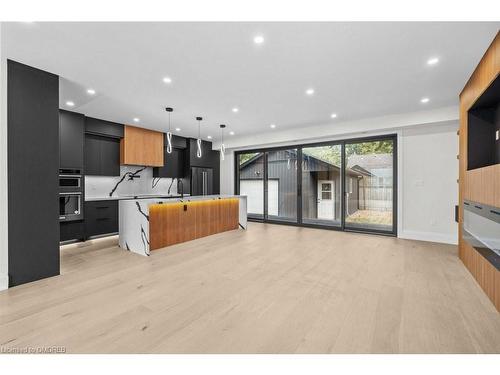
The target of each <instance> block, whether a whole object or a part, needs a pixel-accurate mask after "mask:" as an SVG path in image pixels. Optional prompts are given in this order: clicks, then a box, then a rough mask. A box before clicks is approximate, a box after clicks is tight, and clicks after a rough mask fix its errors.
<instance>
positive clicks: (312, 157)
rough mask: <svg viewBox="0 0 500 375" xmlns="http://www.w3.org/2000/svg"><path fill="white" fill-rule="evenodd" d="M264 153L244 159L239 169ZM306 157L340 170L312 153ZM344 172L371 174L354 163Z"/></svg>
mask: <svg viewBox="0 0 500 375" xmlns="http://www.w3.org/2000/svg"><path fill="white" fill-rule="evenodd" d="M285 151H287V152H291V151H290V150H285ZM263 155H264V153H262V152H258V153H256V154H255V155H254V156H253V157H251V158H250V159H248V160H247V161H245V162H244V163H242V164H241V165H240V169H242V168H246V167H247V166H249V165H250V164H252V163H254V162H255V161H256V160H258V159H260V158H261V157H262V156H263ZM307 157H308V158H310V159H314V160H315V161H317V162H319V163H323V164H327V165H328V166H329V168H335V169H339V170H340V167H339V166H337V165H335V164H332V163H330V162H328V161H326V160H323V159H320V158H318V157H315V156H312V155H309V154H307ZM346 172H348V173H349V174H354V175H359V174H362V175H365V176H373V175H372V173H370V172H369V171H367V170H366V169H364V168H362V167H360V166H358V165H356V166H354V167H352V168H351V167H348V168H347V170H346Z"/></svg>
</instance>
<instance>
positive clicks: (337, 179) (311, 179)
mask: <svg viewBox="0 0 500 375" xmlns="http://www.w3.org/2000/svg"><path fill="white" fill-rule="evenodd" d="M341 180H342V146H341V145H340V144H334V145H324V146H313V147H304V148H302V222H303V223H304V224H317V225H327V226H337V227H340V225H341V222H342V220H341V215H342V209H341V202H342V200H341V199H340V198H341V189H342V184H341Z"/></svg>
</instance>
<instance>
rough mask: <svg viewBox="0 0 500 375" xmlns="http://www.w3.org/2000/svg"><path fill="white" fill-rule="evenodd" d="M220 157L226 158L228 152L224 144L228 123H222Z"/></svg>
mask: <svg viewBox="0 0 500 375" xmlns="http://www.w3.org/2000/svg"><path fill="white" fill-rule="evenodd" d="M219 126H220V158H221V160H224V157H225V155H224V153H225V152H226V146H224V129H225V128H226V125H224V124H220V125H219Z"/></svg>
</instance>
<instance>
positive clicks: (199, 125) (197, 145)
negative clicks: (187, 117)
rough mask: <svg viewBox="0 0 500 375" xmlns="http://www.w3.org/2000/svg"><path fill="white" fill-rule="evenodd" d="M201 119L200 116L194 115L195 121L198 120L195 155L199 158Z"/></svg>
mask: <svg viewBox="0 0 500 375" xmlns="http://www.w3.org/2000/svg"><path fill="white" fill-rule="evenodd" d="M201 120H203V118H202V117H196V121H198V139H197V140H196V157H198V158H201V136H200V127H201V124H200V121H201Z"/></svg>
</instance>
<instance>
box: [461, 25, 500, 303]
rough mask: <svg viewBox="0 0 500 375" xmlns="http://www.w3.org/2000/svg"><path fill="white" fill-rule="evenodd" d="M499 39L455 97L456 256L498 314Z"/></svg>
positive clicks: (499, 264)
mask: <svg viewBox="0 0 500 375" xmlns="http://www.w3.org/2000/svg"><path fill="white" fill-rule="evenodd" d="M499 74H500V34H497V35H496V37H495V39H494V40H493V42H492V43H491V45H490V47H489V48H488V50H487V51H486V52H485V54H484V56H483V58H482V59H481V61H480V62H479V65H478V66H477V68H476V69H475V70H474V73H473V74H472V76H471V77H470V79H469V81H468V82H467V84H466V85H465V87H464V89H463V90H462V92H461V93H460V130H459V136H460V183H459V186H460V215H459V218H460V225H459V255H460V259H461V260H462V261H463V263H464V264H465V266H466V267H467V268H468V269H469V271H470V272H471V273H472V275H473V276H474V278H475V279H476V281H477V282H478V283H479V285H480V286H481V288H483V290H484V292H485V293H486V294H487V295H488V297H489V298H490V300H491V301H492V302H493V304H494V305H495V306H496V308H497V310H499V311H500V75H499Z"/></svg>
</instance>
